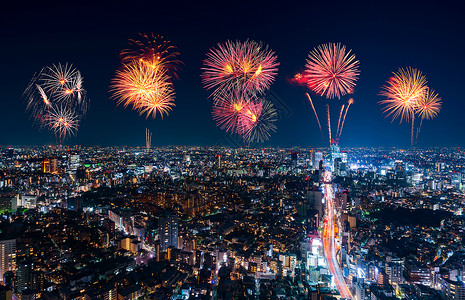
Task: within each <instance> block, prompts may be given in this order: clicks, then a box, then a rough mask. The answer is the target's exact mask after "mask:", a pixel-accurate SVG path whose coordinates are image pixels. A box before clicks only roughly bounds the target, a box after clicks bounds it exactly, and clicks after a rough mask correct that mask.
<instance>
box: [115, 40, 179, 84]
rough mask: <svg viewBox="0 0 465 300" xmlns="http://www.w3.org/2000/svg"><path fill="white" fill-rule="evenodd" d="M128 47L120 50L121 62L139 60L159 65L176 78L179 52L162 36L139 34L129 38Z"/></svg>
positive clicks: (126, 62)
mask: <svg viewBox="0 0 465 300" xmlns="http://www.w3.org/2000/svg"><path fill="white" fill-rule="evenodd" d="M129 46H130V48H128V49H124V50H123V51H121V54H120V56H121V61H122V62H123V64H131V63H133V62H134V61H140V62H142V63H145V64H148V65H150V66H154V67H160V68H162V69H163V70H165V71H166V73H167V74H168V75H169V76H172V77H174V78H177V77H178V75H177V72H178V71H179V65H180V64H181V61H180V60H178V56H179V55H180V54H179V52H177V51H176V47H175V46H173V45H171V43H170V42H169V41H167V40H165V39H164V38H163V37H162V36H157V35H154V34H153V33H150V34H139V39H137V40H129Z"/></svg>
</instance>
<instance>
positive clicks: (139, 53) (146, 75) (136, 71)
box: [111, 34, 181, 118]
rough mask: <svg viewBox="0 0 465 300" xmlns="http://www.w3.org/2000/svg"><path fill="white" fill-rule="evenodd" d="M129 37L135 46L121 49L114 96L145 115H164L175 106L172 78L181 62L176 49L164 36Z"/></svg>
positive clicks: (141, 35) (112, 88)
mask: <svg viewBox="0 0 465 300" xmlns="http://www.w3.org/2000/svg"><path fill="white" fill-rule="evenodd" d="M140 37H141V39H140V40H130V46H132V48H130V49H125V50H123V51H122V52H121V61H122V67H121V69H120V70H117V71H116V75H115V77H114V78H113V80H112V85H111V91H112V92H113V95H112V98H113V99H115V100H116V101H117V104H118V105H119V104H121V105H123V106H124V107H125V108H126V107H128V106H130V107H131V108H132V109H133V110H136V111H138V112H139V114H140V115H144V114H145V115H146V118H149V117H152V118H155V117H156V116H157V115H160V117H161V118H163V117H164V116H166V115H168V114H169V113H170V112H171V111H172V110H173V108H174V106H175V104H174V98H175V91H174V87H173V82H172V79H173V77H174V78H177V71H178V70H179V65H180V64H181V63H180V61H179V60H177V57H178V55H179V53H178V52H176V50H175V49H176V48H175V47H174V46H172V45H171V44H170V42H168V41H166V40H163V38H162V37H159V36H155V35H153V34H140Z"/></svg>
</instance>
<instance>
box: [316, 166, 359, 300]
mask: <svg viewBox="0 0 465 300" xmlns="http://www.w3.org/2000/svg"><path fill="white" fill-rule="evenodd" d="M324 182H325V186H324V194H325V204H326V213H325V215H326V223H325V226H324V230H323V247H324V253H325V257H326V261H327V262H328V266H329V270H330V271H331V274H333V278H334V283H335V284H336V288H337V290H338V291H339V294H341V297H343V298H349V299H353V297H352V293H351V292H350V290H349V288H348V287H347V284H346V282H345V280H344V276H343V275H342V270H341V267H340V266H339V263H338V262H337V259H336V243H335V240H334V226H335V224H334V190H333V186H332V184H331V173H330V172H326V173H325V176H324Z"/></svg>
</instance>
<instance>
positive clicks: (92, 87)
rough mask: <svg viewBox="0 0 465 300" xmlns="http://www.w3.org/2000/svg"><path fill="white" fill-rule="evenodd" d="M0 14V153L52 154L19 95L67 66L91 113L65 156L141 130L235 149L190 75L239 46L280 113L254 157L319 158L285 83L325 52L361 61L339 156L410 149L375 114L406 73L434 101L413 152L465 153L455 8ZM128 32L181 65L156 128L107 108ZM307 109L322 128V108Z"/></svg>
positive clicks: (301, 108) (7, 8)
mask: <svg viewBox="0 0 465 300" xmlns="http://www.w3.org/2000/svg"><path fill="white" fill-rule="evenodd" d="M9 2H11V3H8V4H6V3H3V4H2V9H1V12H0V33H1V39H2V45H1V49H0V53H1V55H0V59H1V71H0V91H1V93H0V101H1V105H2V106H1V109H0V128H1V129H0V145H51V144H56V139H55V137H54V136H53V134H51V133H49V132H40V131H38V130H37V128H35V127H34V126H33V125H32V121H31V120H30V119H29V118H28V115H26V113H25V107H26V104H25V100H24V99H23V98H22V93H23V91H24V89H25V88H26V86H27V85H28V83H29V81H30V79H31V77H32V75H33V74H34V73H35V72H38V71H40V69H41V68H42V67H44V66H47V65H51V64H52V63H58V62H62V63H65V62H69V63H72V64H73V65H74V66H75V67H76V68H78V69H79V70H80V72H81V74H82V75H83V76H84V87H85V89H86V90H87V95H88V97H89V98H90V100H91V102H90V109H89V112H88V114H87V116H86V118H85V119H84V120H83V121H82V122H81V125H80V129H79V132H78V134H77V136H76V137H73V138H70V139H68V140H66V141H65V143H64V144H67V145H75V144H80V145H83V146H93V145H101V146H122V145H130V146H142V145H144V144H145V128H146V127H147V128H149V129H150V130H152V132H153V137H152V145H154V146H166V145H199V146H203V145H226V146H234V145H235V143H234V140H235V138H233V139H232V140H233V141H231V139H229V138H227V135H226V134H225V133H224V132H223V131H221V130H219V129H218V128H216V126H215V123H214V121H213V120H212V118H211V99H207V97H208V95H209V93H208V92H207V91H205V90H204V89H203V88H202V84H201V78H200V68H201V66H202V60H203V59H204V58H205V53H206V52H207V51H208V49H209V48H211V47H213V46H215V45H216V44H217V43H218V42H225V41H226V40H228V39H232V40H235V39H240V40H245V39H247V38H248V39H252V40H256V41H263V42H265V43H267V44H268V45H269V46H270V48H271V49H273V50H274V51H275V52H276V54H277V56H278V60H279V62H280V66H279V72H278V76H277V78H276V81H275V83H274V84H273V85H272V87H271V91H272V93H273V94H274V95H277V96H278V97H279V99H280V101H282V102H283V103H285V106H286V109H287V114H286V116H284V117H283V118H282V119H281V120H279V122H278V123H277V126H278V131H277V132H276V133H274V134H273V135H272V137H271V139H270V140H269V141H268V142H266V143H264V144H262V145H263V146H305V147H308V146H312V147H313V146H315V147H317V146H327V139H326V138H322V137H321V134H320V133H319V130H318V126H317V123H316V120H315V117H314V115H313V113H312V111H311V107H310V105H309V104H308V101H307V100H306V98H305V95H304V93H305V92H306V91H307V90H306V89H305V88H303V87H300V86H295V85H291V84H289V82H288V79H289V77H291V76H292V75H293V74H295V73H296V72H298V71H300V70H301V69H302V67H303V66H304V64H305V59H306V57H307V54H308V52H309V51H310V50H311V49H313V48H314V47H316V46H318V45H319V44H322V43H327V42H341V43H343V44H345V45H346V46H347V47H348V48H349V49H352V50H353V53H354V54H355V55H356V57H357V59H358V60H360V69H361V75H360V79H359V80H358V83H357V86H356V89H355V93H354V94H353V98H354V99H355V101H356V103H355V104H354V105H352V106H351V109H350V110H349V113H348V115H347V120H346V124H345V127H344V133H343V135H342V139H341V143H340V144H341V146H342V147H346V146H347V147H356V146H399V147H408V146H409V144H410V127H409V125H408V124H401V125H399V122H398V121H394V122H392V123H391V120H390V119H386V118H384V116H383V114H382V112H381V107H380V105H379V104H378V101H380V100H382V98H381V97H380V96H378V94H379V91H380V87H381V86H382V85H383V84H384V82H385V81H386V80H387V79H388V78H389V77H390V75H391V72H393V71H397V69H398V68H400V67H407V66H412V67H416V68H419V69H420V70H422V71H423V73H424V74H425V75H426V76H427V78H428V85H429V86H430V87H432V88H433V89H434V90H436V91H437V92H438V93H439V95H440V96H441V98H442V99H443V108H442V110H441V112H440V114H439V116H438V117H437V118H436V119H434V120H432V121H425V122H424V123H423V127H422V132H421V134H420V137H419V141H418V146H465V130H464V127H463V119H464V118H463V114H464V113H463V112H464V109H465V103H464V101H463V88H464V86H465V85H464V81H465V75H464V71H463V70H465V60H464V59H463V57H464V56H463V52H464V49H465V26H464V25H465V20H464V18H463V10H462V9H461V7H460V6H459V2H458V1H457V2H456V3H454V2H447V1H438V2H436V3H437V4H429V3H428V2H426V1H417V3H413V2H412V1H398V2H395V1H383V2H381V1H370V2H367V3H360V2H358V3H355V2H353V1H343V2H342V3H338V2H337V1H317V2H312V1H305V2H304V1H302V3H305V4H302V3H287V2H284V1H282V2H281V4H276V5H274V4H270V3H271V1H270V2H268V4H263V3H258V2H255V1H244V2H237V1H224V2H223V1H216V2H212V3H202V2H201V1H189V4H184V3H183V2H181V1H165V2H170V3H169V4H167V3H162V2H159V1H150V2H142V1H125V2H117V1H112V2H106V4H104V3H103V2H104V1H101V2H102V3H99V4H95V3H94V4H90V3H87V2H83V1H63V3H61V4H57V3H55V4H51V3H50V4H47V3H46V2H45V1H44V2H42V1H36V2H35V3H34V4H27V3H28V2H22V1H9ZM95 2H96V3H97V2H100V1H95ZM407 2H408V4H407ZM139 32H140V33H150V32H154V33H155V34H159V35H163V36H165V37H166V38H167V39H168V40H170V41H171V42H172V43H173V44H174V45H176V46H177V47H178V49H179V52H180V53H181V57H180V58H181V60H182V61H183V62H184V66H183V67H182V71H181V72H180V74H179V75H180V79H179V80H177V81H175V90H176V107H175V109H174V111H173V112H171V114H170V115H169V116H168V117H165V118H164V119H163V120H162V119H161V118H158V117H157V119H155V120H153V119H148V120H146V119H145V117H144V116H142V117H140V116H139V115H138V113H137V112H135V111H132V110H130V109H124V108H123V107H122V106H116V103H115V102H114V101H112V100H110V99H109V97H110V95H111V94H110V93H109V85H110V80H111V78H112V77H113V75H114V72H115V70H116V69H117V68H118V67H119V66H120V60H119V52H120V51H121V49H123V48H126V47H127V41H128V39H129V38H134V37H136V35H137V33H139ZM313 99H314V102H315V105H316V106H317V109H319V110H320V114H321V116H322V115H323V114H322V112H324V110H323V108H324V107H323V105H324V104H325V103H326V100H324V99H322V98H321V97H318V96H316V95H313ZM347 99H348V97H347V96H346V97H344V98H343V100H342V101H344V102H343V103H345V102H346V101H347ZM332 101H334V102H337V101H338V100H332ZM338 107H340V106H338ZM334 108H336V106H334ZM334 111H336V109H335V110H334ZM320 118H322V119H323V120H322V122H323V121H324V118H323V117H320ZM334 118H337V113H335V114H334V115H333V119H334ZM336 121H337V120H336ZM322 125H323V124H322Z"/></svg>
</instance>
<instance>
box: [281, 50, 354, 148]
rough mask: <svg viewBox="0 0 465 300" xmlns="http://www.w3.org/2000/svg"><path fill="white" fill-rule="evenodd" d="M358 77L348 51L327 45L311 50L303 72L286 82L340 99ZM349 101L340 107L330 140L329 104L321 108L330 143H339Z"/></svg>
mask: <svg viewBox="0 0 465 300" xmlns="http://www.w3.org/2000/svg"><path fill="white" fill-rule="evenodd" d="M359 75H360V70H359V61H358V60H356V59H355V55H354V54H351V50H346V47H345V46H344V45H341V44H340V43H327V44H323V45H320V46H318V47H316V48H314V49H313V50H312V51H311V52H310V53H309V55H308V59H307V62H306V65H305V69H304V71H303V72H300V73H297V74H295V75H294V76H293V78H292V79H291V80H290V81H291V82H293V83H297V84H299V85H302V86H305V87H308V88H309V89H310V90H311V91H312V92H314V93H315V94H317V95H318V96H321V97H324V98H325V99H334V98H338V99H341V97H343V96H344V95H347V94H352V93H353V92H354V88H355V85H356V81H357V79H358V76H359ZM305 95H306V96H307V98H308V100H309V102H310V105H311V107H312V110H313V112H314V113H315V117H316V120H317V122H318V127H319V128H320V132H321V134H322V135H323V131H322V129H321V124H320V119H319V117H318V113H317V110H316V109H315V105H314V103H313V101H312V99H311V97H310V95H309V94H308V93H305ZM353 102H354V101H353V99H349V101H348V103H347V105H346V104H343V105H341V107H340V109H339V117H338V122H337V128H336V135H335V139H334V140H333V139H332V134H331V111H330V105H329V103H327V104H326V105H325V106H326V114H327V121H328V138H329V143H330V144H333V143H338V142H339V139H340V137H341V133H342V128H343V127H344V121H345V118H346V116H347V112H348V110H349V107H350V105H351V104H352V103H353ZM344 109H345V110H344Z"/></svg>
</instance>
